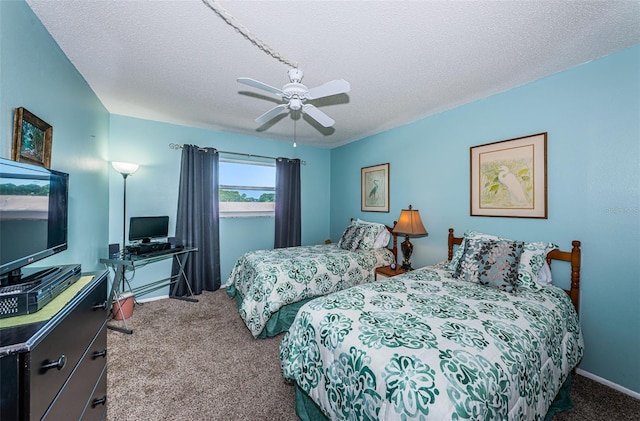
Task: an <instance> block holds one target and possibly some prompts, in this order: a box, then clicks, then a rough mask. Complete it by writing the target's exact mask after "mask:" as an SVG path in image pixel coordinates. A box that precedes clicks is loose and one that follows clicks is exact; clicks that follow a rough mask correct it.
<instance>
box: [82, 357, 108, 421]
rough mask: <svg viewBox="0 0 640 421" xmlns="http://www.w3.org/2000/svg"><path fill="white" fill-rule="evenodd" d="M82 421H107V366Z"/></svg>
mask: <svg viewBox="0 0 640 421" xmlns="http://www.w3.org/2000/svg"><path fill="white" fill-rule="evenodd" d="M81 419H82V421H98V420H106V419H107V366H106V365H105V366H104V370H103V371H102V375H101V376H100V379H98V382H97V383H96V387H95V389H93V394H92V395H91V398H90V399H89V401H88V402H87V406H86V408H85V409H84V413H83V414H82V418H81Z"/></svg>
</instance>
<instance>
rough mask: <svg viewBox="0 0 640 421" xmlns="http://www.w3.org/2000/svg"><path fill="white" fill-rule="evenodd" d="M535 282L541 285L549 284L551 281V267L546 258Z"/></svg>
mask: <svg viewBox="0 0 640 421" xmlns="http://www.w3.org/2000/svg"><path fill="white" fill-rule="evenodd" d="M537 282H538V284H540V285H542V286H546V285H551V283H552V282H553V278H552V277H551V268H550V267H549V263H547V261H546V260H545V261H544V264H543V265H542V267H541V268H540V271H539V272H538V279H537Z"/></svg>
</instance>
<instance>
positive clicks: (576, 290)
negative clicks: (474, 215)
mask: <svg viewBox="0 0 640 421" xmlns="http://www.w3.org/2000/svg"><path fill="white" fill-rule="evenodd" d="M462 239H463V237H455V236H454V235H453V228H449V239H448V252H447V259H448V260H451V259H452V258H453V246H455V245H458V246H459V245H461V244H462ZM571 245H572V246H573V248H572V249H571V251H562V250H557V249H556V250H551V251H550V252H549V253H548V254H547V263H549V266H551V261H552V260H561V261H564V262H569V263H571V288H570V289H565V290H564V291H565V292H566V293H567V294H569V298H571V302H572V303H573V306H574V307H575V308H576V313H578V314H580V313H579V312H578V310H579V309H580V253H581V252H580V241H577V240H573V241H572V242H571Z"/></svg>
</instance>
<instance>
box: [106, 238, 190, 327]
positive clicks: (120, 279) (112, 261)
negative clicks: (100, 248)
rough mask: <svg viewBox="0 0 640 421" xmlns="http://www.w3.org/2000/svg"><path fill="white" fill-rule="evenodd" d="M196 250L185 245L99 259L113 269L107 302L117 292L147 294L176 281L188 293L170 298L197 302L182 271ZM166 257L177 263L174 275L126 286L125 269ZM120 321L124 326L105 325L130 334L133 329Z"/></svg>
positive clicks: (124, 321)
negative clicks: (184, 287)
mask: <svg viewBox="0 0 640 421" xmlns="http://www.w3.org/2000/svg"><path fill="white" fill-rule="evenodd" d="M196 251H198V249H197V248H195V247H185V248H181V249H169V250H163V253H161V254H156V255H141V256H136V255H127V256H125V257H122V256H116V257H110V258H108V259H100V263H103V264H104V265H105V267H107V269H111V270H113V273H114V276H113V283H112V285H111V291H110V293H109V300H108V301H107V303H109V304H111V303H113V302H114V298H115V297H116V293H117V292H125V291H130V292H132V293H133V294H134V296H135V295H144V294H148V293H150V292H152V291H155V290H157V289H160V288H164V287H166V286H169V285H173V284H175V283H178V282H184V283H185V285H186V286H187V290H188V291H189V294H188V295H187V296H185V297H177V296H173V295H169V297H170V298H176V299H179V300H185V301H191V302H198V300H197V299H196V298H193V290H192V289H191V284H190V283H189V279H188V278H187V274H186V273H185V272H184V267H185V264H186V262H187V259H188V258H189V256H190V255H191V253H193V252H196ZM167 259H175V262H176V263H177V264H178V267H179V270H178V273H177V274H175V275H171V276H168V277H166V278H162V279H158V280H157V281H154V282H151V283H148V284H145V285H141V286H139V287H136V288H127V287H126V284H127V283H128V281H127V279H126V278H125V274H126V271H127V270H134V269H136V268H140V267H143V266H146V265H150V264H152V263H156V262H160V261H163V260H167ZM115 303H117V306H118V307H120V306H121V303H120V301H119V300H115ZM118 311H122V308H119V309H118ZM122 322H123V323H124V328H123V327H120V326H116V325H113V324H108V325H107V327H108V328H109V329H113V330H116V331H118V332H122V333H127V334H131V333H133V330H132V329H130V328H129V327H128V326H127V320H126V319H125V318H122Z"/></svg>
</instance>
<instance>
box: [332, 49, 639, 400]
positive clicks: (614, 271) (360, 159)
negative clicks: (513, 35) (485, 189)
mask: <svg viewBox="0 0 640 421" xmlns="http://www.w3.org/2000/svg"><path fill="white" fill-rule="evenodd" d="M639 104H640V47H635V48H632V49H629V50H626V51H623V52H620V53H617V54H614V55H611V56H609V57H606V58H603V59H600V60H596V61H593V62H591V63H588V64H585V65H582V66H579V67H576V68H573V69H571V70H568V71H565V72H562V73H559V74H556V75H553V76H550V77H547V78H544V79H542V80H539V81H536V82H534V83H531V84H528V85H525V86H522V87H519V88H517V89H513V90H510V91H508V92H504V93H501V94H499V95H495V96H492V97H490V98H486V99H484V100H480V101H477V102H474V103H471V104H468V105H465V106H462V107H459V108H456V109H454V110H450V111H447V112H444V113H441V114H438V115H435V116H432V117H429V118H425V119H423V120H420V121H417V122H414V123H412V124H409V125H406V126H403V127H399V128H396V129H393V130H389V131H387V132H385V133H381V134H378V135H375V136H371V137H369V138H366V139H363V140H361V141H358V142H355V143H351V144H349V145H346V146H343V147H341V148H336V149H334V150H332V153H331V180H332V182H331V203H332V206H331V234H332V237H333V238H334V239H337V238H339V237H340V234H341V232H342V230H343V229H344V225H345V224H344V221H345V220H346V219H347V218H349V217H351V216H357V217H361V218H363V219H371V220H377V221H380V222H385V223H389V224H390V223H392V221H393V220H394V219H397V217H398V215H399V214H400V210H401V209H402V208H406V207H407V206H408V205H409V204H413V206H414V208H417V209H419V210H420V213H421V216H422V218H423V221H424V223H425V226H426V228H427V230H428V231H429V236H428V237H424V238H416V239H414V240H412V242H413V244H414V246H415V249H414V257H413V258H412V262H413V263H414V266H422V265H425V264H430V263H434V262H436V261H440V260H444V259H446V236H447V229H448V228H449V227H453V228H455V229H456V233H457V234H462V233H463V232H464V231H465V230H468V229H476V230H479V231H483V232H491V233H495V234H500V235H504V236H505V237H511V238H515V239H519V240H547V241H553V242H555V243H557V244H559V245H560V246H561V248H562V249H570V247H571V240H573V239H577V240H580V241H582V251H583V260H582V276H581V311H580V317H581V324H582V329H583V333H584V338H585V355H584V358H583V360H582V363H581V365H580V368H581V369H583V370H585V371H587V372H590V373H592V374H595V375H597V376H600V377H603V378H605V379H607V380H609V381H611V382H614V383H616V384H618V385H621V386H623V387H625V388H628V389H630V390H633V391H635V392H640V358H638V356H639V355H640V328H639V326H640V245H639V242H638V238H640V194H639V189H640V105H639ZM540 132H548V146H547V155H548V203H549V218H548V219H544V220H538V219H519V218H513V219H511V218H489V217H471V216H469V148H470V147H471V146H476V145H482V144H485V143H490V142H496V141H500V140H506V139H512V138H516V137H521V136H526V135H529V134H535V133H540ZM385 162H389V163H390V175H391V180H390V185H391V199H390V204H391V211H390V213H388V214H386V213H382V214H381V213H362V212H360V203H359V197H360V190H359V189H360V168H361V167H364V166H370V165H376V164H381V163H385ZM554 275H555V271H554ZM565 286H568V285H565Z"/></svg>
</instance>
